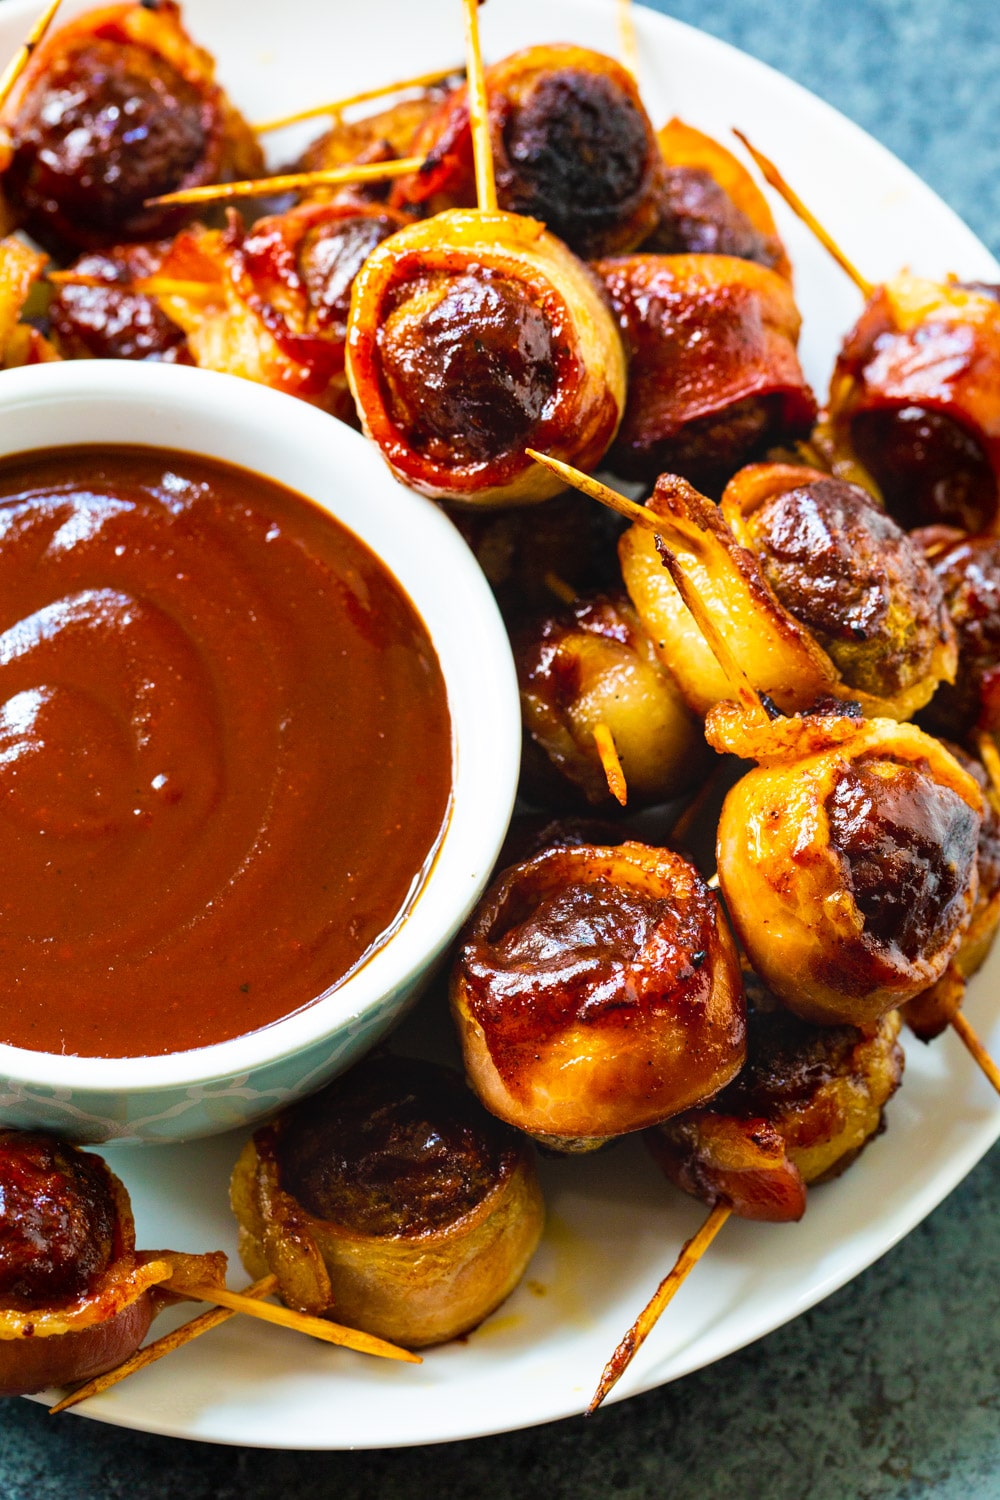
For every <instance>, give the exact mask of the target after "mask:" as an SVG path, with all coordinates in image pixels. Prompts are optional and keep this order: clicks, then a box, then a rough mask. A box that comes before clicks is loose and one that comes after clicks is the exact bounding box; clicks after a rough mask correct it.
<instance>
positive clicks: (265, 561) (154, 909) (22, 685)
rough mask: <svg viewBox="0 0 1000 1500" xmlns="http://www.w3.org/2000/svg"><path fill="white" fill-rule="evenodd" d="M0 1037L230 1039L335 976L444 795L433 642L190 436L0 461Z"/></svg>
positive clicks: (173, 1044) (396, 916)
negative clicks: (183, 449)
mask: <svg viewBox="0 0 1000 1500" xmlns="http://www.w3.org/2000/svg"><path fill="white" fill-rule="evenodd" d="M0 601H2V604H0V839H2V847H3V851H4V857H3V861H2V863H0V1041H3V1042H8V1043H12V1044H13V1045H15V1046H19V1047H28V1048H32V1049H35V1050H38V1051H46V1052H66V1053H72V1054H79V1055H84V1056H98V1057H129V1056H141V1055H146V1054H162V1053H167V1052H175V1051H182V1050H185V1049H188V1048H192V1047H199V1046H204V1045H207V1044H210V1043H213V1042H219V1041H222V1040H224V1039H227V1038H230V1037H235V1036H241V1035H244V1034H246V1033H247V1032H250V1031H254V1030H257V1029H258V1028H260V1027H262V1026H266V1025H269V1024H270V1023H272V1022H274V1021H277V1020H279V1019H280V1018H282V1017H284V1016H287V1015H289V1014H291V1013H293V1012H295V1011H297V1010H299V1009H301V1008H302V1007H303V1006H305V1005H308V1004H309V1003H310V1002H312V1001H313V1000H315V999H316V998H318V997H319V996H320V995H322V994H324V993H325V992H326V991H328V990H329V989H330V988H331V987H333V986H335V985H337V984H338V983H340V982H341V981H342V980H343V979H344V978H345V977H346V976H347V975H349V974H350V973H352V972H353V971H354V970H355V969H356V968H357V967H358V965H359V964H361V963H362V962H363V960H364V959H365V958H366V957H368V956H369V955H370V954H371V953H372V952H373V951H374V950H375V949H376V948H378V947H379V946H380V945H381V944H382V943H383V942H384V941H385V939H386V937H387V936H388V935H389V933H390V932H391V931H392V930H393V929H394V928H395V926H396V925H397V923H398V921H399V920H400V919H401V917H402V915H403V913H404V912H405V911H406V910H407V908H408V907H409V905H410V903H411V902H412V900H413V898H414V896H415V894H416V891H417V890H418V889H419V886H420V884H421V881H422V879H423V877H424V875H425V874H426V871H427V869H428V868H429V865H430V862H431V860H432V858H433V855H434V852H435V850H436V848H437V845H438V842H439V839H440V837H441V834H442V832H443V829H444V825H445V823H446V820H447V815H448V810H449V806H450V797H451V771H452V750H451V720H450V716H449V712H448V706H447V698H446V692H445V686H444V681H443V678H442V675H441V670H440V666H439V664H438V661H437V658H436V655H435V652H434V648H433V646H432V645H431V642H430V639H429V637H428V635H427V632H426V629H425V628H424V626H423V624H422V622H421V621H420V620H419V618H418V617H417V615H416V612H415V611H414V609H413V606H412V605H411V604H410V602H409V600H408V599H407V598H406V597H405V595H404V594H403V592H402V589H401V588H400V586H399V585H398V583H396V581H395V580H394V579H393V578H392V576H391V575H390V574H389V573H388V571H387V570H386V569H385V567H384V566H383V565H382V564H381V563H380V562H379V561H378V559H377V558H375V557H374V556H373V555H372V553H371V552H369V551H368V549H367V548H366V547H365V546H364V545H363V544H362V543H361V542H359V541H358V539H357V538H355V537H354V536H352V535H351V534H350V533H349V532H348V531H347V530H346V529H345V528H344V527H342V526H341V525H340V524H339V523H338V522H337V521H335V520H334V519H333V518H332V517H331V516H329V515H328V514H327V513H326V512H325V511H323V510H321V509H320V508H319V507H318V506H315V505H313V504H312V503H311V502H310V501H308V500H306V499H304V498H303V497H301V496H299V495H296V494H294V493H292V492H291V491H290V490H287V489H284V488H283V487H282V486H280V485H278V484H276V483H274V482H273V481H271V480H267V479H264V478H262V477H261V476H259V475H254V474H250V473H247V472H245V471H243V470H240V469H236V468H233V467H230V466H228V465H226V464H223V463H219V462H216V461H214V460H209V459H205V458H200V457H195V456H193V455H190V454H180V453H172V452H165V451H161V450H157V449H147V448H139V447H125V446H123V447H112V448H107V447H101V448H97V447H94V448H90V447H77V448H72V449H70V448H67V449H62V450H57V451H55V452H50V453H46V454H32V455H21V456H19V457H16V458H12V459H9V460H6V461H5V462H4V463H3V464H0Z"/></svg>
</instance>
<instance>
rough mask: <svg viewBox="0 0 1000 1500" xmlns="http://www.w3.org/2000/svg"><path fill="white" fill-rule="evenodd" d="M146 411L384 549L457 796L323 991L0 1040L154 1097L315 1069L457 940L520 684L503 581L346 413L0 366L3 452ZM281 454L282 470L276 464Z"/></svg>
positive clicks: (161, 384)
mask: <svg viewBox="0 0 1000 1500" xmlns="http://www.w3.org/2000/svg"><path fill="white" fill-rule="evenodd" d="M32 413H33V414H34V418H35V419H37V418H38V416H39V414H41V415H42V417H43V418H44V417H45V416H48V418H49V426H50V428H51V433H52V435H51V437H50V438H49V439H47V440H42V441H41V442H39V441H38V440H32V441H27V442H25V443H24V444H19V443H18V442H17V441H11V440H10V438H9V436H8V434H9V433H13V432H16V431H17V429H18V426H19V421H20V420H21V419H23V417H25V416H28V415H29V414H32ZM88 414H89V419H90V420H92V421H93V422H94V433H95V435H93V436H88V437H86V438H83V439H77V438H73V437H69V438H67V437H64V436H61V435H60V434H61V431H62V430H64V429H65V425H66V422H67V419H72V418H76V419H77V420H80V419H81V418H82V419H87V417H88ZM140 414H142V415H144V416H146V417H152V418H153V420H154V421H156V422H158V423H162V424H163V425H164V426H166V427H168V428H169V427H171V426H174V427H176V426H182V427H183V428H185V429H188V430H190V431H191V432H192V433H193V434H194V435H195V437H196V440H195V441H191V440H188V441H185V440H184V438H183V436H181V437H180V438H179V440H178V439H177V438H176V437H175V436H174V435H173V434H172V433H171V432H166V433H162V434H161V433H152V434H150V436H149V437H148V438H147V439H146V440H145V441H146V445H147V446H149V447H156V448H165V449H168V450H173V451H180V452H188V453H194V454H198V455H201V456H206V457H215V458H221V459H222V461H223V462H229V463H235V464H236V466H238V467H240V466H241V467H243V468H246V469H250V470H252V471H253V472H255V473H259V474H264V475H265V477H270V478H273V479H275V480H276V481H277V482H278V483H279V484H283V485H285V486H286V487H287V488H290V489H294V490H298V491H299V493H305V494H306V496H307V498H310V499H311V500H313V501H314V503H316V504H319V505H320V506H321V507H322V508H323V509H325V510H327V511H329V512H330V513H331V514H332V515H334V516H335V518H336V519H338V520H339V521H340V523H341V524H342V525H345V526H346V527H347V529H348V530H350V531H352V532H353V533H354V534H355V535H356V536H357V537H358V538H359V539H360V540H361V541H362V542H363V543H364V544H365V545H366V546H368V547H369V548H370V549H371V550H372V551H373V552H375V553H376V555H378V556H379V557H380V558H381V559H382V561H383V563H384V564H385V566H387V567H388V569H389V571H390V572H391V573H392V574H393V576H394V577H395V579H396V581H397V583H398V584H399V585H400V587H401V588H402V589H403V592H404V593H405V594H406V596H407V597H408V598H409V599H410V602H411V603H412V604H413V606H414V608H415V609H416V611H417V613H418V615H419V616H420V618H421V620H422V621H423V622H424V625H425V628H426V629H427V630H428V633H429V635H430V637H431V640H432V643H433V645H434V648H435V651H436V652H437V654H438V660H439V663H440V665H441V669H442V673H443V675H444V679H445V687H446V691H447V695H448V707H449V711H450V713H451V717H452V797H451V806H450V811H449V815H448V818H447V823H446V825H445V828H444V831H443V834H442V836H441V838H440V841H439V843H438V846H437V849H436V852H435V853H434V855H433V858H432V861H431V866H430V869H429V870H428V872H427V874H426V876H425V877H424V879H423V882H422V884H421V886H420V889H419V890H418V892H417V893H416V895H415V897H414V898H413V899H412V902H411V904H410V905H409V907H408V908H407V910H406V911H405V913H404V915H403V917H402V918H401V919H400V920H399V922H398V925H397V926H396V928H395V929H394V930H393V931H391V932H390V935H389V937H388V938H387V939H386V940H385V941H384V943H383V944H382V945H381V946H380V947H379V948H378V949H376V950H375V952H374V953H372V954H371V955H370V956H369V957H368V958H367V959H365V960H363V961H362V963H361V964H360V965H359V967H358V968H357V969H356V970H355V971H354V972H353V973H352V974H350V975H349V976H348V977H347V978H346V979H345V980H343V981H341V982H340V983H339V984H338V985H336V986H334V987H333V988H332V989H330V990H328V991H326V992H325V993H324V994H323V995H321V996H319V997H317V998H316V999H315V1000H313V1001H310V1002H307V1003H306V1004H305V1005H303V1007H302V1008H301V1009H299V1010H297V1011H294V1012H292V1013H291V1014H290V1015H288V1016H285V1017H283V1018H282V1019H280V1020H278V1021H275V1022H273V1023H271V1024H270V1025H268V1026H265V1027H262V1028H260V1029H258V1030H256V1031H252V1032H248V1033H246V1034H244V1035H243V1036H239V1037H233V1038H230V1039H228V1040H225V1041H221V1042H215V1043H211V1044H210V1045H208V1046H205V1047H199V1048H192V1049H189V1050H187V1051H183V1052H172V1053H162V1054H152V1055H143V1056H138V1057H121V1058H107V1057H92V1056H82V1055H77V1054H60V1053H48V1052H38V1051H32V1050H29V1049H26V1048H21V1047H15V1046H12V1045H10V1044H8V1043H0V1079H6V1080H8V1081H9V1082H11V1083H14V1084H15V1085H17V1086H20V1087H28V1088H42V1089H49V1088H54V1089H67V1088H68V1089H73V1090H79V1091H81V1092H86V1093H87V1094H89V1095H114V1094H118V1095H121V1094H125V1093H127V1094H129V1095H142V1094H149V1093H153V1092H156V1091H160V1090H163V1089H165V1088H175V1089H176V1088H182V1089H183V1088H186V1089H195V1088H198V1087H201V1086H204V1085H207V1084H213V1083H219V1082H221V1081H223V1080H230V1079H238V1078H241V1077H243V1076H244V1075H249V1074H250V1073H252V1072H259V1071H260V1070H261V1069H263V1068H270V1067H272V1066H274V1065H277V1064H280V1063H282V1062H284V1061H285V1060H286V1059H289V1058H291V1057H293V1056H294V1055H296V1054H305V1053H307V1052H308V1053H309V1055H310V1062H311V1063H312V1064H313V1065H314V1066H315V1050H316V1049H317V1048H318V1047H321V1046H322V1044H323V1043H324V1042H325V1041H330V1042H331V1044H334V1043H335V1041H336V1039H337V1037H338V1036H339V1035H342V1034H343V1032H344V1031H345V1030H347V1029H348V1028H350V1027H351V1026H352V1024H353V1023H356V1022H358V1021H359V1020H360V1019H361V1018H362V1017H363V1016H365V1015H366V1014H370V1013H371V1012H372V1011H377V1010H378V1008H379V1006H380V1005H381V1004H382V1003H383V1002H385V1001H386V1000H387V999H389V998H390V997H391V996H393V995H394V994H395V993H398V992H399V991H401V990H403V991H405V990H406V989H407V988H409V987H410V986H412V985H414V984H415V983H416V981H417V979H418V978H419V977H420V975H421V974H422V973H423V971H424V970H425V969H426V968H427V967H428V966H429V965H430V964H431V963H432V962H433V960H434V958H435V957H436V956H437V955H438V954H440V952H441V950H442V949H443V948H444V947H445V945H446V944H447V943H448V942H449V941H450V940H451V938H452V937H453V936H454V934H455V932H456V931H457V930H458V928H459V926H460V925H461V923H462V922H463V921H464V920H465V918H466V917H467V916H468V914H469V912H470V911H471V909H472V907H473V905H474V904H475V902H476V900H477V899H478V897H479V895H480V894H481V892H482V890H483V889H484V887H485V884H486V882H487V880H488V878H489V875H490V873H491V870H492V867H493V865H494V863H495V860H496V857H497V854H498V853H499V850H500V847H501V845H502V843H503V839H504V837H505V834H506V831H507V826H508V824H509V821H510V815H511V812H512V810H513V805H514V798H515V796H516V791H517V777H518V771H519V765H520V742H521V729H520V707H519V699H518V688H517V679H516V674H515V670H514V663H513V658H512V656H511V649H510V642H509V639H508V636H507V631H506V629H505V627H504V624H503V621H502V618H501V616H500V611H499V609H498V607H497V604H496V600H495V598H494V596H493V593H492V590H491V589H490V586H489V584H488V583H487V581H486V578H485V575H484V574H483V573H482V571H481V569H480V567H479V564H478V563H477V562H476V560H475V557H474V556H473V554H472V551H471V549H470V548H469V547H468V545H467V544H466V542H465V541H464V539H463V538H462V536H461V534H460V533H459V531H458V529H457V528H456V527H455V526H454V524H453V523H452V522H451V521H450V520H449V519H448V518H447V517H446V516H445V514H444V512H443V511H442V510H441V509H440V508H439V507H438V506H437V505H436V504H434V502H432V501H430V500H428V499H426V498H425V497H423V496H421V495H418V494H416V493H415V492H414V491H412V490H409V489H407V488H405V487H404V486H403V485H401V484H399V483H398V482H397V481H396V480H395V479H394V478H393V477H392V475H391V473H390V471H389V469H388V467H387V466H386V465H385V464H384V462H383V460H382V458H381V456H380V455H379V454H378V452H377V450H376V449H375V448H374V446H373V445H372V444H371V443H370V442H369V441H368V440H367V439H365V438H363V437H362V436H361V435H360V434H359V433H357V432H355V431H354V430H353V429H351V428H349V427H347V426H346V424H344V423H342V422H339V421H337V419H336V418H334V417H331V416H328V415H327V414H326V413H324V412H321V411H320V410H319V409H318V408H316V407H313V406H310V405H309V404H308V403H306V402H303V401H301V400H298V399H297V398H295V397H293V396H289V395H286V394H284V393H283V392H279V391H275V390H273V389H271V388H269V387H266V386H263V385H257V384H254V383H252V382H250V381H246V380H242V379H239V378H238V377H236V376H232V375H226V374H218V373H215V372H212V371H206V370H199V369H196V368H193V367H186V366H182V365H167V364H157V363H134V364H133V363H126V362H124V361H107V362H105V361H96V360H88V361H80V362H76V363H74V362H66V363H48V364H40V365H34V366H26V367H23V368H21V369H15V370H8V371H4V373H3V401H2V402H0V457H3V458H6V457H8V456H16V455H17V454H18V453H22V452H23V453H30V452H37V451H38V450H39V448H41V447H47V446H52V447H66V446H75V445H76V443H77V442H79V441H84V442H95V443H97V444H100V443H102V442H107V443H109V444H112V443H113V444H119V443H134V442H136V441H137V440H136V438H135V437H134V436H124V437H123V436H121V435H119V436H111V435H110V434H111V433H113V432H114V431H115V428H116V426H117V427H118V428H124V426H125V424H126V422H127V421H128V419H129V418H136V417H138V416H139V415H140ZM208 427H211V430H212V435H211V440H209V439H208V438H200V439H198V438H197V434H198V432H199V429H200V430H202V431H206V430H207V429H208ZM71 430H72V429H71ZM88 431H89V428H88ZM237 435H238V436H239V439H240V442H241V443H242V444H243V445H245V452H244V454H243V457H242V458H237V459H233V458H231V457H229V456H228V455H227V453H226V452H221V453H220V452H217V451H216V449H215V446H214V445H215V443H218V445H219V446H220V447H221V448H224V449H225V448H226V446H227V443H229V442H230V441H233V442H234V443H235V441H236V438H237ZM241 451H242V450H241ZM255 452H257V453H258V454H259V456H260V457H261V462H258V461H257V459H256V458H255V457H254V453H255ZM265 454H267V455H268V456H267V457H264V455H265ZM338 457H339V459H340V461H341V463H343V464H344V465H345V468H346V469H347V472H348V474H349V475H350V479H349V482H348V484H347V485H346V486H341V487H340V488H339V489H337V492H336V493H337V498H336V500H334V499H333V498H332V496H331V494H330V492H328V491H326V490H322V487H321V486H318V485H316V486H309V487H303V485H302V484H301V483H296V482H295V481H294V480H293V479H289V477H288V474H289V473H293V472H295V470H296V469H300V468H302V467H303V466H306V467H308V466H309V465H310V464H312V465H313V466H315V467H316V468H317V469H318V468H319V467H321V466H322V465H323V464H327V463H329V464H330V465H331V468H333V469H335V466H336V462H337V459H338ZM282 464H284V465H285V469H286V472H285V473H284V474H282V473H280V472H275V470H276V469H277V468H280V467H281V465H282ZM333 482H334V481H333V479H332V478H331V483H333ZM316 488H320V489H321V490H322V492H321V493H316V492H315V490H316ZM362 490H363V491H364V496H363V498H362V497H360V496H359V493H358V492H359V491H362ZM373 502H374V503H373ZM342 512H346V513H347V514H346V515H345V514H343V513H342ZM387 552H388V554H389V555H388V556H387ZM428 559H429V560H432V561H433V568H432V569H428V567H427V565H426V560H428ZM437 574H441V575H442V577H443V576H444V575H445V574H446V575H447V585H448V586H447V588H443V587H439V586H438V585H437V584H435V575H437ZM441 614H450V615H451V616H452V617H453V618H454V619H455V620H456V621H460V623H461V629H456V630H454V631H449V632H442V631H441V629H440V628H439V626H440V621H437V620H436V617H437V616H438V615H441ZM428 615H431V619H428ZM432 621H435V623H432Z"/></svg>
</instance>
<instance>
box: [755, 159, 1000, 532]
mask: <svg viewBox="0 0 1000 1500" xmlns="http://www.w3.org/2000/svg"><path fill="white" fill-rule="evenodd" d="M737 134H739V132H737ZM740 139H741V140H742V141H743V144H744V145H745V146H746V147H747V149H748V150H749V152H750V153H751V155H752V156H753V158H754V160H755V161H756V162H757V164H758V166H759V167H760V169H761V171H762V172H763V173H764V175H765V176H766V178H767V180H768V182H769V183H770V184H771V185H772V187H774V188H775V189H776V190H777V191H778V192H779V193H780V194H781V195H782V197H783V198H784V199H785V201H786V202H787V203H788V205H789V207H790V208H791V209H792V210H793V212H795V213H796V214H798V215H799V217H800V218H802V219H803V220H804V222H805V223H806V224H807V225H808V227H809V228H810V229H811V230H812V231H813V233H814V234H815V235H816V236H817V238H818V239H819V240H820V242H821V243H822V244H823V245H824V246H825V248H826V249H827V250H828V251H829V252H830V254H831V255H832V256H833V257H834V259H835V260H836V261H837V263H838V264H839V265H840V266H841V268H842V269H843V270H844V271H845V272H846V273H847V275H848V276H849V277H850V278H851V280H852V281H853V282H854V284H855V285H856V286H857V288H858V290H859V291H860V292H861V294H862V296H863V297H864V298H865V303H866V305H865V308H864V311H863V312H862V314H861V317H860V318H859V320H858V322H857V323H856V324H855V326H854V328H853V329H852V330H851V332H850V333H848V335H847V337H846V338H845V340H844V342H843V345H842V346H841V351H840V354H839V357H838V359H837V364H836V367H835V369H834V373H833V378H832V380H831V383H830V395H829V402H828V410H827V413H826V414H825V416H824V419H823V421H822V423H821V424H820V428H819V429H818V432H817V434H816V438H815V441H816V443H817V445H818V446H819V447H820V449H821V451H823V453H824V455H825V456H827V457H828V458H829V461H830V463H831V466H832V468H833V471H834V473H838V474H843V475H844V476H845V477H846V478H849V479H858V480H860V481H861V482H862V483H863V484H865V485H866V487H867V488H869V489H870V490H872V492H873V493H874V494H876V495H878V496H879V497H880V498H881V499H882V500H883V501H884V503H885V505H886V508H887V509H888V510H889V512H890V514H892V515H893V516H895V517H896V519H897V520H899V521H900V522H901V524H903V525H904V526H907V527H912V526H921V525H930V524H933V523H944V524H951V525H960V526H963V527H965V528H966V529H967V530H969V531H972V532H978V531H987V530H989V531H995V530H996V529H997V526H998V524H1000V439H998V437H997V436H996V421H995V412H996V409H997V401H998V396H1000V296H998V291H997V288H996V287H994V286H989V285H986V284H983V283H979V282H977V283H968V284H966V283H962V282H960V281H958V280H956V279H954V278H951V279H949V280H947V281H944V282H935V281H931V280H928V279H927V278H925V277H919V276H913V275H911V274H910V273H908V272H904V273H902V274H900V275H898V276H897V277H895V278H894V279H893V280H891V281H887V282H886V283H885V284H884V285H882V286H874V285H873V284H872V283H871V282H870V281H869V280H868V279H867V278H866V277H865V276H863V275H862V274H861V273H860V272H859V271H858V270H857V269H856V267H855V266H854V265H853V264H852V263H851V261H850V260H849V259H848V257H847V256H846V255H845V254H844V253H843V251H842V250H841V249H840V247H839V246H838V245H837V244H836V242H835V241H834V239H833V236H832V235H830V234H829V233H828V231H826V230H825V229H824V228H823V227H822V225H820V224H819V222H818V221H817V219H816V217H815V215H813V214H812V213H811V212H810V211H809V210H808V209H807V208H806V207H805V205H804V204H803V203H802V200H801V199H800V198H799V197H798V195H797V194H796V193H795V192H794V190H793V189H792V188H791V187H790V186H789V185H788V183H787V182H786V181H785V179H784V178H783V177H782V175H781V173H780V172H779V171H778V169H777V167H776V166H775V165H774V163H773V162H771V161H769V160H768V158H767V157H766V156H764V155H763V153H762V152H760V151H758V150H757V149H756V148H755V147H754V146H752V145H751V144H750V142H749V141H748V140H747V139H746V137H745V136H742V135H740Z"/></svg>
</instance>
